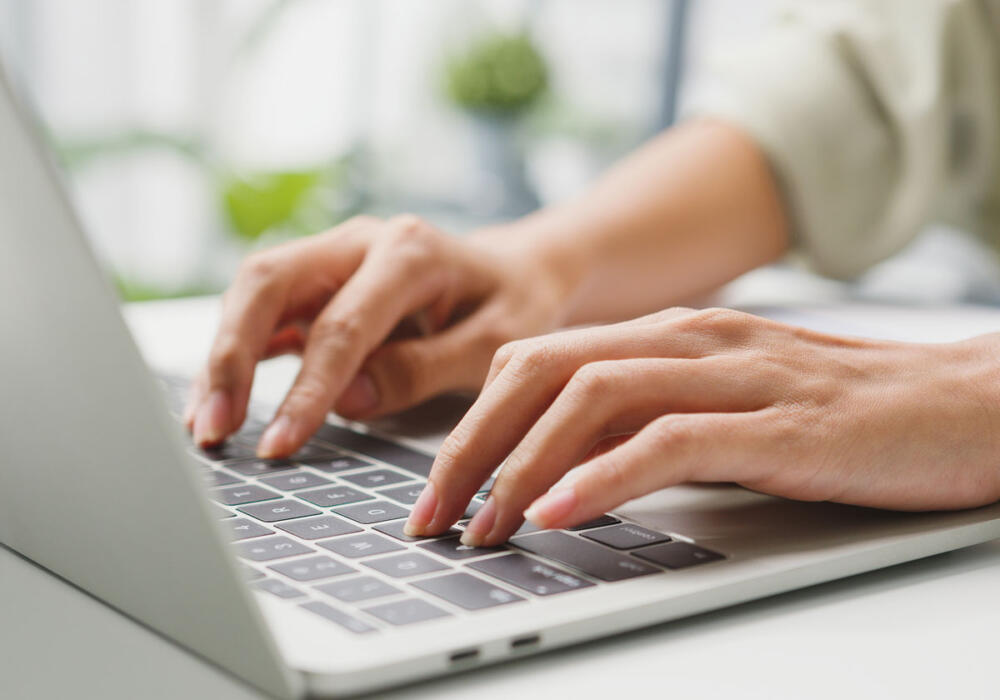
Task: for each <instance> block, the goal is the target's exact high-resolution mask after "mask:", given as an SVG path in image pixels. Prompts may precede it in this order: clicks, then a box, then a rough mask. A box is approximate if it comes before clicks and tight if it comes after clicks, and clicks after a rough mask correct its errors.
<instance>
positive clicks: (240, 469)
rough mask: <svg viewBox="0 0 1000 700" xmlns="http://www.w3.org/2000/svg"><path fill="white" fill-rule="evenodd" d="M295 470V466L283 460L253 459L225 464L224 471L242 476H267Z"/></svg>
mask: <svg viewBox="0 0 1000 700" xmlns="http://www.w3.org/2000/svg"><path fill="white" fill-rule="evenodd" d="M295 468H296V465H294V464H293V463H291V462H289V461H288V460H284V459H266V460H265V459H254V460H246V461H243V462H227V463H226V469H231V470H232V471H234V472H236V473H237V474H242V475H243V476H267V475H269V474H277V473H278V472H284V471H288V470H289V469H295Z"/></svg>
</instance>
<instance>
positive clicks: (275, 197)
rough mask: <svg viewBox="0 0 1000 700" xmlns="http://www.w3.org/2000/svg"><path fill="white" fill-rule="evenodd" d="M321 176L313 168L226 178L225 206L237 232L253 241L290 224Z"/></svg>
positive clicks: (223, 188) (223, 185)
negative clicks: (272, 230) (310, 169)
mask: <svg viewBox="0 0 1000 700" xmlns="http://www.w3.org/2000/svg"><path fill="white" fill-rule="evenodd" d="M321 177H322V175H321V173H320V172H319V171H317V170H312V171H302V172H277V173H258V174H256V175H252V176H250V177H247V178H245V179H244V178H230V179H227V180H224V181H223V183H222V186H221V193H222V205H223V209H224V211H225V213H226V216H227V218H228V220H229V224H230V225H231V226H232V228H233V231H234V232H235V233H236V235H238V236H240V237H241V238H244V239H246V240H250V241H253V240H257V239H258V238H260V236H261V235H262V234H263V233H265V232H267V231H269V230H271V229H273V228H276V227H279V226H280V227H286V226H288V224H289V223H290V222H292V221H294V219H295V215H296V212H298V210H299V207H301V206H302V203H303V202H304V201H305V200H307V199H308V198H309V197H310V195H312V194H313V192H314V190H315V188H316V185H317V183H318V182H319V181H320V179H321Z"/></svg>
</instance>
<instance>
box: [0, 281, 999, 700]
mask: <svg viewBox="0 0 1000 700" xmlns="http://www.w3.org/2000/svg"><path fill="white" fill-rule="evenodd" d="M215 313H216V304H215V302H214V300H191V301H184V302H169V303H165V302H161V303H154V304H143V305H138V306H134V307H131V308H130V309H129V310H128V317H129V321H130V324H131V325H132V327H133V329H134V331H135V333H136V336H137V338H138V340H139V342H140V345H141V346H142V347H143V349H144V352H146V354H147V356H148V358H149V360H150V361H151V362H152V363H154V364H155V365H157V366H159V367H162V368H165V369H170V370H174V371H178V372H190V371H192V369H194V368H195V367H197V365H198V363H199V362H200V360H201V358H202V357H203V356H204V352H205V348H206V347H207V344H208V342H209V340H210V338H211V335H212V331H213V328H214V326H213V324H214V318H215ZM795 318H797V319H799V320H803V321H804V322H806V323H807V325H808V324H809V322H810V320H811V319H812V320H816V319H821V320H820V321H819V325H824V326H828V327H830V326H833V325H837V326H839V327H841V328H842V329H843V331H844V332H859V333H863V332H865V331H867V330H871V329H876V328H877V329H878V331H877V333H878V334H881V335H895V336H899V337H901V338H904V339H910V340H920V339H928V340H938V341H946V340H951V339H955V338H958V337H963V336H967V335H974V334H978V333H981V332H986V331H990V330H993V329H1000V311H997V310H990V309H979V308H972V309H954V308H944V309H936V310H920V311H917V310H906V309H891V310H887V309H879V308H872V307H863V308H858V307H840V308H831V309H825V310H822V311H818V312H816V315H814V316H805V317H801V316H796V317H795ZM872 332H873V333H875V331H872ZM293 372H294V363H293V362H291V361H284V360H279V361H276V362H273V363H271V364H270V365H269V366H268V367H267V368H266V370H264V371H262V372H261V376H260V381H259V386H258V387H257V388H256V389H255V394H256V396H257V397H258V398H259V399H261V400H264V401H268V402H274V400H275V399H276V398H277V397H279V396H280V394H281V391H282V389H283V387H284V386H286V385H287V383H288V381H289V380H290V378H291V376H292V373H293ZM998 588H1000V541H996V542H992V543H988V544H984V545H979V546H977V547H973V548H969V549H966V550H962V551H959V552H953V553H950V554H945V555H940V556H937V557H932V558H930V559H925V560H923V561H919V562H912V563H909V564H904V565H901V566H897V567H893V568H891V569H886V570H882V571H878V572H874V573H870V574H865V575H861V576H856V577H853V578H851V579H847V580H844V581H839V582H834V583H830V584H825V585H822V586H817V587H814V588H810V589H806V590H802V591H797V592H794V593H790V594H785V595H782V596H777V597H774V598H771V599H767V600H763V601H758V602H755V603H749V604H745V605H741V606H737V607H734V608H729V609H726V610H722V611H718V612H715V613H710V614H707V615H701V616H698V617H695V618H690V619H687V620H682V621H679V622H674V623H669V624H664V625H658V626H656V627H652V628H650V629H647V630H643V631H640V632H636V633H630V634H626V635H621V636H618V637H615V638H611V639H607V640H603V641H599V642H593V643H588V644H586V645H582V646H579V647H574V648H572V649H567V650H563V651H558V652H554V653H550V654H547V655H544V656H541V657H537V658H532V659H525V660H521V661H518V662H516V663H509V664H505V665H502V666H497V667H492V668H486V669H481V670H478V671H475V672H472V673H468V674H465V675H461V676H455V677H451V678H446V679H442V680H437V681H430V682H426V683H421V684H419V685H416V686H413V687H410V688H406V689H401V690H399V691H396V692H394V693H390V694H383V695H381V696H380V697H391V698H398V699H400V700H402V699H404V698H405V699H415V698H434V699H435V700H444V699H447V698H456V699H457V698H468V697H471V696H473V694H474V695H475V696H476V697H477V698H483V699H487V698H505V699H506V698H511V697H540V696H542V695H548V694H551V693H553V692H558V691H561V693H560V694H565V695H567V696H571V697H579V698H589V697H605V696H608V695H611V694H614V695H617V696H619V697H620V696H621V694H622V693H623V692H625V693H636V694H639V693H649V692H650V691H653V692H655V693H656V694H657V695H658V696H661V695H666V694H668V693H669V694H670V695H671V696H675V697H682V698H691V697H695V698H697V697H728V696H739V697H767V698H782V697H789V698H799V697H803V696H809V697H823V698H826V697H829V698H843V697H849V696H860V697H875V696H878V697H902V696H906V697H913V698H922V697H928V698H930V697H941V696H944V695H949V696H951V695H953V696H956V697H962V698H979V697H981V698H987V697H990V698H993V697H997V696H998V695H1000V688H998V687H997V685H998V681H997V680H996V673H995V669H994V666H995V663H996V655H997V651H998V646H997V641H996V640H997V630H1000V605H998V604H997V591H998ZM0 630H2V632H0V696H2V697H5V698H6V697H9V698H12V699H20V698H32V699H34V698H55V697H60V698H62V697H97V696H100V697H102V698H109V699H112V700H116V699H118V698H134V697H144V698H181V697H199V698H200V697H211V698H215V699H218V700H223V699H229V698H256V697H258V696H257V695H256V694H255V692H254V691H253V690H252V689H249V688H247V687H246V686H244V685H243V684H241V683H240V682H239V681H237V680H235V679H233V678H231V677H229V676H228V675H227V674H225V673H223V672H221V671H219V670H217V669H215V668H213V667H212V666H210V665H209V664H206V663H204V662H203V661H201V660H199V659H197V658H195V657H193V656H191V655H190V654H188V653H187V652H185V651H184V650H182V649H180V648H178V647H176V646H175V645H173V644H171V643H170V642H167V641H165V640H163V639H162V638H160V637H158V636H157V635H156V634H154V633H152V632H150V631H148V630H146V629H145V628H142V627H140V626H139V625H136V624H135V623H133V622H131V621H130V620H128V619H126V618H124V617H123V616H121V615H119V614H118V613H115V612H113V611H111V610H109V609H108V608H107V607H105V606H104V605H103V604H101V603H100V602H98V601H96V600H93V599H92V598H90V597H89V596H87V595H86V594H85V593H82V592H81V591H78V590H76V589H75V588H73V587H72V586H69V585H67V584H65V583H63V582H62V581H60V580H58V579H56V578H55V577H53V576H51V575H49V574H47V573H46V572H44V571H42V570H40V569H38V568H37V567H35V566H34V565H33V564H31V563H30V562H27V561H25V560H23V559H21V558H20V557H18V556H17V555H15V554H13V553H11V552H10V551H9V550H6V549H2V548H0Z"/></svg>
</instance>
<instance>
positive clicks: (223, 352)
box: [208, 333, 246, 379]
mask: <svg viewBox="0 0 1000 700" xmlns="http://www.w3.org/2000/svg"><path fill="white" fill-rule="evenodd" d="M245 356H246V352H245V350H244V347H243V344H242V343H241V342H240V341H239V339H237V338H236V336H234V335H232V334H228V333H227V334H225V335H221V336H219V337H218V338H217V339H216V341H215V345H214V346H213V347H212V351H211V353H210V354H209V358H208V371H209V374H210V375H211V376H212V377H214V378H216V379H220V378H223V379H224V378H227V377H230V376H232V374H233V373H234V371H236V370H238V369H239V368H240V367H241V366H242V364H243V362H244V361H245V360H244V358H245Z"/></svg>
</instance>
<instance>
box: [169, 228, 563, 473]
mask: <svg viewBox="0 0 1000 700" xmlns="http://www.w3.org/2000/svg"><path fill="white" fill-rule="evenodd" d="M500 243H502V241H500V240H498V239H496V238H493V239H484V238H477V237H470V238H467V239H457V238H453V237H451V236H448V235H446V234H444V233H442V232H440V231H438V230H436V229H435V228H433V227H432V226H430V225H429V224H427V223H425V222H423V221H421V220H420V219H418V218H416V217H413V216H400V217H397V218H394V219H390V220H388V221H382V220H379V219H373V218H368V217H359V218H356V219H352V220H351V221H349V222H347V223H345V224H343V225H341V226H338V227H336V228H334V229H332V230H330V231H327V232H326V233H323V234H320V235H316V236H312V237H309V238H306V239H302V240H297V241H293V242H291V243H287V244H285V245H281V246H278V247H276V248H272V249H270V250H265V251H262V252H260V253H255V254H254V255H251V256H250V257H248V258H247V260H246V261H245V262H244V264H243V265H242V267H241V268H240V271H239V273H238V275H237V276H236V280H235V281H234V282H233V284H232V286H231V287H230V288H229V290H228V291H227V292H226V294H225V296H224V299H223V311H222V321H221V323H220V326H219V330H218V333H217V335H216V338H215V341H214V343H213V346H212V350H211V354H210V356H209V359H208V362H207V365H206V367H205V368H204V370H203V371H202V372H201V374H200V375H199V377H198V378H197V380H196V381H195V383H194V387H193V390H192V395H191V398H190V400H189V404H188V407H187V410H186V411H185V418H184V420H185V423H186V424H187V426H188V429H189V430H191V431H192V432H193V433H194V439H195V441H196V442H197V443H198V444H200V445H203V446H204V445H212V444H217V443H219V442H221V441H222V440H224V439H225V438H226V437H227V436H228V435H229V434H231V433H232V432H234V431H235V430H237V429H238V428H239V426H240V425H241V424H242V423H243V421H244V419H245V418H246V408H247V401H248V398H249V395H250V387H251V383H252V381H253V375H254V369H255V367H256V365H257V363H258V362H259V361H261V360H262V359H265V358H267V357H271V356H274V355H279V354H283V353H289V352H297V353H301V354H302V368H301V370H300V372H299V374H298V377H297V378H296V380H295V383H294V385H293V386H292V388H291V389H290V390H289V392H288V395H287V396H286V397H285V399H284V402H283V403H282V404H281V407H280V408H279V409H278V411H277V414H276V416H275V419H274V421H273V422H272V423H271V425H270V426H269V428H268V429H267V431H265V433H264V435H263V436H262V438H261V441H260V444H259V445H258V454H259V456H261V457H262V458H274V457H281V456H285V455H288V454H291V453H293V452H294V451H295V450H297V449H298V448H299V447H300V446H301V445H302V444H303V443H304V442H305V441H306V440H307V439H308V438H309V436H310V435H312V433H313V432H314V431H315V430H316V428H318V427H319V426H320V425H321V424H322V422H323V420H324V418H325V416H326V414H327V412H328V411H329V410H330V409H331V408H333V407H335V408H336V410H337V411H338V412H339V413H340V414H342V415H344V416H347V417H350V418H355V419H360V418H372V417H375V416H379V415H383V414H386V413H391V412H394V411H398V410H400V409H403V408H406V407H408V406H411V405H413V404H416V403H418V402H420V401H422V400H425V399H427V398H429V397H431V396H434V395H436V394H439V393H442V392H446V391H453V390H462V389H470V390H471V389H478V388H479V387H480V386H481V385H482V382H483V379H484V378H485V377H486V373H487V370H488V369H489V366H490V360H491V358H492V356H493V354H494V352H495V351H496V349H497V348H498V347H500V346H501V345H502V344H504V343H505V342H508V341H511V340H513V339H516V338H521V337H525V336H528V335H534V334H537V333H541V332H545V331H548V330H551V329H553V328H556V327H558V326H559V325H560V324H561V323H562V322H563V318H562V315H561V314H562V308H563V305H562V301H563V296H564V295H565V292H566V288H565V286H563V280H562V279H561V278H560V277H559V275H558V274H557V273H556V272H555V270H554V269H550V268H549V267H547V266H546V263H545V261H544V260H543V259H542V258H543V256H541V255H536V254H535V251H533V250H531V249H530V248H528V247H526V246H525V245H524V244H523V243H522V242H517V243H516V246H515V245H513V244H510V245H501V244H500ZM415 315H416V316H417V317H418V318H420V320H422V321H423V322H424V325H425V328H424V329H423V330H424V332H425V337H407V338H402V339H399V338H397V337H396V335H395V334H394V329H397V328H398V327H399V325H400V323H401V322H403V321H404V320H406V319H408V318H413V317H414V316H415Z"/></svg>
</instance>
